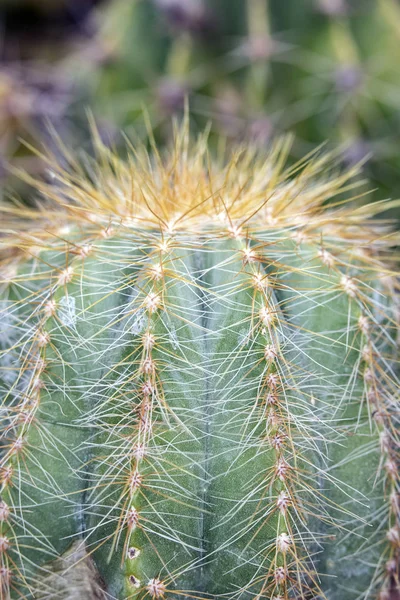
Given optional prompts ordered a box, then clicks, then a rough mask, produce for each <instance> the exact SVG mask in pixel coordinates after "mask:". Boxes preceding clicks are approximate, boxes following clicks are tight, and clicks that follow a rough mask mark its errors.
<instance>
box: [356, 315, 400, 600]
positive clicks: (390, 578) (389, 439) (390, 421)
mask: <svg viewBox="0 0 400 600" xmlns="http://www.w3.org/2000/svg"><path fill="white" fill-rule="evenodd" d="M358 324H359V328H360V331H361V335H362V339H363V346H362V350H361V353H362V363H363V378H364V385H365V398H366V402H367V403H368V406H369V411H370V414H371V416H372V419H373V421H374V422H375V426H376V428H377V430H378V432H379V442H380V452H381V457H382V458H381V461H380V465H379V468H380V469H383V472H384V474H385V476H384V483H385V495H386V497H387V500H388V516H387V524H388V527H387V531H386V538H387V540H388V542H389V547H388V548H387V552H385V553H384V555H383V558H384V560H385V564H384V566H383V573H382V576H381V580H382V584H381V592H380V595H379V600H389V599H390V595H391V590H392V586H393V582H395V581H396V580H397V578H398V576H399V573H398V571H399V560H400V506H399V498H400V495H399V494H400V489H399V451H398V447H399V439H398V432H397V431H396V420H397V415H396V414H395V413H394V412H393V406H392V404H393V403H395V402H396V398H395V397H394V398H392V397H391V392H392V390H391V387H392V386H391V385H390V383H389V385H388V382H387V381H385V378H387V377H388V374H386V375H385V374H382V373H380V370H381V369H382V364H381V361H380V360H379V358H380V356H379V352H377V350H376V345H375V344H374V337H375V338H376V337H377V332H376V331H374V326H373V324H371V321H370V319H369V318H368V317H367V316H366V315H365V314H362V315H361V316H360V318H359V321H358ZM374 334H375V335H374ZM394 393H395V391H394ZM388 394H389V399H388V398H387V396H388ZM395 411H396V407H395ZM393 417H394V418H393ZM385 557H386V558H385Z"/></svg>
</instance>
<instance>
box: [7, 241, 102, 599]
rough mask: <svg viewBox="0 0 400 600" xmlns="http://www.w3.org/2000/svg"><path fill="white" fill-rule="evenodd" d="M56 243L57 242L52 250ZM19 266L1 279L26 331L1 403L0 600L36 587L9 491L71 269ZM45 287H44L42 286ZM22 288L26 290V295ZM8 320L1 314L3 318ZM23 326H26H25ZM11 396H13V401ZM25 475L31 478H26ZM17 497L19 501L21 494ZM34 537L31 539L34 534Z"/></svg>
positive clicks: (76, 249) (85, 248)
mask: <svg viewBox="0 0 400 600" xmlns="http://www.w3.org/2000/svg"><path fill="white" fill-rule="evenodd" d="M58 243H59V242H58V240H57V241H56V242H55V244H54V247H56V246H57V245H58ZM50 247H51V246H50ZM90 249H91V244H82V245H79V246H77V245H73V249H72V252H71V254H72V255H77V256H78V258H80V259H85V258H86V257H87V256H88V255H89V252H90ZM39 254H40V249H36V248H31V249H29V251H28V252H27V253H26V256H25V259H26V260H29V259H31V257H32V256H33V257H34V260H35V261H36V260H37V261H38V264H40V258H39ZM44 264H45V265H46V263H44ZM20 266H22V267H23V261H17V263H16V267H15V269H13V271H12V273H13V275H12V276H9V277H7V279H6V278H4V277H2V279H3V281H2V283H3V284H5V285H6V286H7V287H8V288H11V287H12V286H14V287H15V288H16V289H18V288H19V287H21V290H22V292H21V298H20V299H19V300H15V301H14V302H13V303H12V305H11V310H13V311H15V312H16V313H17V314H16V316H15V324H14V326H15V327H18V328H19V329H21V328H22V326H23V325H24V324H25V328H26V331H27V332H28V333H26V331H22V337H20V338H18V336H16V335H15V332H14V333H13V335H12V337H13V338H14V337H15V338H16V339H15V345H14V346H13V347H12V348H14V347H15V350H16V352H17V353H18V358H19V371H18V373H17V374H16V381H15V382H14V384H13V386H11V388H10V390H9V392H8V393H7V395H6V398H5V399H4V400H3V402H4V401H5V402H6V411H7V419H6V425H5V426H4V427H3V428H2V429H1V435H0V439H1V441H2V450H3V452H2V454H1V457H0V484H1V488H0V497H1V498H2V499H1V501H0V561H1V563H0V598H2V599H3V598H4V600H8V598H9V597H10V596H11V590H12V589H14V590H16V593H18V594H20V593H21V589H26V590H33V589H34V588H35V581H34V579H31V575H30V574H29V573H27V572H26V569H25V565H24V564H23V563H24V558H23V546H24V544H23V543H21V542H20V541H19V540H18V536H17V535H16V531H15V525H16V524H17V523H18V521H21V520H22V524H23V527H24V528H25V529H26V528H28V529H29V523H28V518H29V517H28V515H27V514H25V511H24V507H23V506H17V505H15V496H14V499H13V497H12V494H11V493H10V492H11V489H12V488H13V487H18V485H19V484H20V483H21V481H22V477H23V475H22V472H21V466H25V465H26V461H25V456H26V454H27V453H28V452H29V444H28V433H29V430H30V428H31V427H37V426H39V425H38V424H37V423H36V420H35V415H36V413H37V411H38V408H39V405H40V399H41V392H42V390H43V389H44V388H45V387H46V367H47V364H48V363H47V360H46V348H47V347H48V346H49V345H51V339H50V335H49V333H48V332H47V331H46V323H47V321H48V320H49V319H50V318H52V317H55V316H56V312H57V304H56V302H55V300H54V299H53V296H54V294H55V292H56V290H57V288H59V287H65V286H66V285H68V283H70V282H71V281H72V278H73V276H74V267H73V265H72V264H67V266H65V267H61V268H58V267H57V268H54V269H49V270H46V268H47V265H46V268H45V273H44V274H39V275H36V274H35V272H34V271H35V267H33V269H32V271H31V273H30V274H29V273H28V274H24V273H23V272H22V273H18V268H19V267H20ZM36 266H37V265H36ZM43 282H44V284H45V285H44V287H41V284H42V283H43ZM24 288H28V289H29V292H27V291H26V289H24ZM24 295H27V298H24ZM27 307H28V310H29V311H30V314H29V315H26V314H24V315H23V316H19V314H18V313H19V312H20V311H21V309H22V308H23V309H24V311H26V308H27ZM6 316H7V315H6V314H5V315H4V318H6ZM27 323H29V326H28V327H27V326H26V324H27ZM12 348H11V349H12ZM9 350H10V349H8V351H9ZM13 395H15V399H14V400H13V398H12V397H13ZM3 408H4V407H3ZM27 476H28V477H29V473H27ZM18 496H19V498H21V499H22V496H21V495H18ZM7 500H9V501H8V503H7ZM28 512H29V511H28ZM14 517H16V520H15V519H14ZM20 524H21V523H20ZM32 536H33V539H35V534H32ZM54 558H56V556H54Z"/></svg>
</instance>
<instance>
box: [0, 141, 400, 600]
mask: <svg viewBox="0 0 400 600" xmlns="http://www.w3.org/2000/svg"><path fill="white" fill-rule="evenodd" d="M186 137H187V136H186V133H185V131H183V132H182V133H177V134H176V147H175V150H174V152H172V153H171V154H170V155H169V156H167V157H166V158H165V159H164V158H163V159H161V158H160V157H159V156H157V155H154V156H153V158H152V161H149V160H148V157H147V156H146V154H145V152H144V151H143V150H142V149H139V150H138V151H137V152H136V154H135V157H132V158H131V159H130V161H129V163H123V162H120V160H119V159H117V158H116V157H115V156H113V155H111V154H110V153H109V152H108V150H106V149H105V148H103V147H102V146H101V144H99V143H98V147H97V151H98V163H97V166H95V165H94V166H93V167H91V169H90V176H89V177H88V178H83V177H82V173H81V169H80V166H79V165H74V164H71V172H68V171H64V170H63V169H62V168H61V167H58V166H57V165H52V169H53V171H54V178H55V181H56V182H57V185H56V186H54V187H53V186H51V185H47V184H43V183H39V184H38V186H39V189H40V191H41V193H42V195H44V196H45V197H47V199H48V200H49V205H48V208H46V211H41V212H38V213H37V214H35V213H33V214H32V212H30V214H29V215H28V216H29V219H27V220H26V221H21V219H20V218H19V219H18V220H15V219H14V217H13V216H11V217H9V222H8V221H7V224H6V230H7V234H6V235H5V236H4V239H3V245H4V252H3V255H4V258H3V269H2V273H3V277H2V281H3V283H2V286H3V303H2V313H3V316H2V319H1V321H2V328H3V337H4V340H5V342H4V344H3V345H2V353H1V355H0V356H1V366H2V376H1V390H2V394H3V397H4V399H3V404H2V411H3V417H4V418H3V431H2V433H3V442H2V458H1V461H2V462H1V469H2V471H1V474H2V500H1V502H2V503H1V505H0V527H1V529H0V558H1V586H2V587H1V590H2V596H1V598H2V600H3V599H8V598H21V597H22V598H43V599H44V598H53V597H54V598H74V599H77V600H78V599H80V598H82V599H83V598H117V599H125V598H138V599H139V598H156V599H157V598H171V599H172V598H175V599H178V598H217V597H221V598H222V597H225V598H238V599H241V600H247V599H249V600H250V599H252V598H257V599H261V598H268V599H271V598H274V599H289V598H306V599H308V598H309V599H311V598H327V599H328V600H339V598H340V599H343V600H358V599H361V598H364V599H365V600H367V599H372V598H376V597H377V596H378V595H379V594H380V597H381V598H385V597H386V596H385V595H387V594H389V591H390V589H391V586H393V582H394V581H395V573H396V569H397V568H398V552H399V544H400V542H399V508H398V491H399V490H398V487H399V481H398V456H397V449H396V444H397V440H398V422H397V418H398V414H397V412H398V410H397V409H398V387H397V386H398V380H397V376H396V372H395V365H396V355H395V341H396V302H395V299H394V295H393V294H394V291H393V290H394V286H395V277H394V271H393V269H392V268H391V267H390V266H389V262H388V260H389V259H388V250H389V248H390V246H391V245H392V244H395V243H396V235H395V234H392V233H390V231H389V230H388V228H387V227H386V225H379V224H377V223H376V222H373V221H370V222H368V220H367V217H372V216H373V215H374V213H375V211H376V210H377V208H376V207H375V208H374V207H373V206H372V207H371V206H367V207H365V208H364V209H363V210H360V209H359V208H358V209H352V208H351V205H346V204H343V203H342V202H340V203H339V204H338V206H337V207H334V206H332V207H331V208H326V207H325V206H324V205H325V203H326V201H327V200H328V199H332V198H334V197H336V196H339V195H341V194H342V193H343V192H344V191H346V189H348V188H349V186H350V184H349V181H348V180H349V177H350V176H352V173H348V174H345V175H339V176H338V175H331V174H330V171H329V170H328V164H329V163H328V162H327V159H323V158H315V159H313V160H311V161H306V162H305V163H303V164H299V165H297V166H296V167H291V168H290V169H287V170H286V171H285V170H284V168H283V165H284V159H285V155H286V153H287V143H286V142H284V143H283V144H282V143H278V144H276V145H275V146H274V147H273V148H272V149H271V151H270V153H269V155H268V156H258V155H257V154H255V153H254V152H253V151H250V150H249V151H246V152H238V153H237V154H234V156H233V157H232V158H231V159H230V160H228V161H226V162H224V163H221V164H220V163H218V162H217V163H216V164H212V163H210V161H209V157H208V156H207V153H206V150H205V142H204V139H200V140H199V142H198V144H197V145H196V146H195V147H194V148H192V147H191V146H189V145H188V143H187V139H186ZM70 162H72V161H70ZM66 199H67V200H68V202H65V200H66ZM15 210H16V213H15V216H16V217H18V210H19V209H18V208H16V209H15ZM61 222H66V223H67V224H68V226H69V230H66V229H65V228H64V227H63V228H62V230H61V229H60V225H59V224H60V223H61ZM25 223H27V231H29V233H27V232H26V231H25ZM10 231H12V232H13V233H12V234H10V233H9V232H10ZM33 246H34V248H33ZM27 256H28V257H29V258H27ZM396 411H397V412H396Z"/></svg>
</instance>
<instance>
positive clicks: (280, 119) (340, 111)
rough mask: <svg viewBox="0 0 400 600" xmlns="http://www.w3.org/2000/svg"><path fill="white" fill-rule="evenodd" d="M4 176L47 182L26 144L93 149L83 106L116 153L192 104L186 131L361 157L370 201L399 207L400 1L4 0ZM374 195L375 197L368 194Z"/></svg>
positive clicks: (165, 126)
mask: <svg viewBox="0 0 400 600" xmlns="http://www.w3.org/2000/svg"><path fill="white" fill-rule="evenodd" d="M0 40H1V43H0V177H1V179H2V185H1V189H2V192H1V193H2V195H3V198H4V199H7V198H8V197H9V196H10V195H12V194H13V193H14V192H13V191H12V190H17V191H18V192H19V193H20V194H22V197H23V198H24V199H25V200H26V201H28V202H29V197H30V196H29V192H28V191H27V190H26V189H24V188H23V187H22V184H21V183H19V182H17V181H16V180H15V179H14V178H13V177H12V176H11V175H10V172H9V168H8V167H9V165H10V164H12V165H14V166H18V167H23V168H24V169H26V170H28V171H29V172H31V173H32V174H35V175H42V174H43V168H44V166H43V164H42V162H41V160H40V159H39V158H37V157H36V156H35V154H34V153H33V152H32V151H31V150H30V149H29V145H30V144H31V145H33V146H35V147H40V146H42V145H43V144H45V145H46V146H50V147H52V145H54V146H55V144H54V136H53V135H52V134H51V133H50V132H49V123H51V126H52V127H53V128H54V130H55V131H56V132H57V133H58V134H59V135H60V136H61V137H62V139H63V140H64V141H65V143H66V144H68V145H70V146H71V145H72V147H74V148H83V149H87V150H89V135H88V119H87V110H88V109H89V110H90V111H91V112H92V113H93V114H94V116H95V119H96V122H97V124H98V127H99V130H100V133H101V136H102V138H103V140H104V141H105V142H106V143H107V144H110V145H112V146H114V147H115V148H116V149H117V150H118V149H120V148H121V149H122V147H123V146H124V143H125V142H124V139H123V135H122V133H121V132H122V131H123V132H125V133H126V134H127V135H128V137H129V135H130V134H131V133H132V132H135V135H136V136H138V135H139V136H140V137H142V139H144V140H145V139H146V135H147V133H146V127H145V121H144V118H143V110H144V109H146V111H147V112H148V114H149V117H150V121H151V123H152V126H153V128H154V131H155V135H156V138H157V140H158V142H159V143H160V144H161V145H163V144H166V143H167V142H168V140H169V139H170V136H171V116H172V115H174V114H177V115H179V114H180V113H182V111H183V108H184V103H185V98H186V97H188V99H189V105H190V112H191V116H192V120H191V127H192V128H193V129H194V130H199V129H201V128H203V127H204V126H205V125H207V124H209V125H210V126H211V145H212V144H213V143H216V142H217V140H218V137H219V135H220V134H222V135H223V136H224V137H225V138H226V139H227V141H228V143H236V142H237V141H241V142H243V141H244V142H246V141H249V142H250V141H251V142H252V143H256V144H259V145H260V146H268V144H269V143H270V140H271V138H273V137H275V136H277V135H279V134H281V133H282V132H287V131H291V132H293V133H294V135H295V142H294V145H293V150H292V153H293V158H294V159H295V158H298V157H300V156H303V155H304V154H306V153H307V152H309V151H310V150H312V149H314V148H315V147H316V146H317V145H319V144H321V143H323V142H326V146H327V147H328V148H338V147H339V148H340V152H341V159H342V161H343V164H353V163H357V162H358V161H360V160H365V165H364V168H363V172H364V175H365V176H366V177H367V179H368V184H369V187H370V188H373V191H372V197H373V198H376V199H382V198H387V197H391V198H398V197H400V143H399V142H400V110H399V109H400V0H0ZM369 197H371V196H369Z"/></svg>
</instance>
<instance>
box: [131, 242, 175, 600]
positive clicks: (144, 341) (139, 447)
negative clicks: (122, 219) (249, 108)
mask: <svg viewBox="0 0 400 600" xmlns="http://www.w3.org/2000/svg"><path fill="white" fill-rule="evenodd" d="M161 257H162V250H160V261H159V262H155V263H154V264H151V265H150V266H149V267H148V269H147V270H146V274H145V277H146V279H147V281H142V290H143V291H144V289H145V288H149V289H147V290H146V292H145V295H144V298H143V299H142V304H141V306H139V308H138V310H143V309H144V310H145V311H146V317H147V318H146V319H145V320H146V322H147V328H146V331H145V332H144V334H143V336H142V338H141V344H140V345H141V353H142V356H141V358H140V365H139V372H138V374H137V381H138V396H139V397H138V402H137V403H136V406H135V410H136V413H137V417H136V421H137V423H136V426H135V427H134V431H133V439H132V440H131V441H132V457H131V472H130V474H129V477H128V497H129V508H128V511H127V515H126V524H127V537H126V542H125V545H124V555H126V557H127V560H128V567H127V575H126V576H127V577H128V579H129V585H130V586H131V588H132V589H133V590H135V589H136V590H140V589H143V587H144V589H145V590H146V591H147V592H148V594H149V595H150V596H151V597H152V598H163V597H164V594H165V592H166V585H165V583H164V582H163V581H162V580H161V579H159V578H158V577H155V578H154V577H153V578H151V579H149V580H148V581H147V582H144V586H143V582H142V581H140V579H139V578H138V577H137V575H135V574H134V573H133V572H129V571H133V570H134V568H131V565H132V566H133V567H134V561H135V560H136V559H137V558H138V557H139V555H140V553H141V550H140V549H139V548H136V547H135V546H133V545H131V538H132V533H133V532H134V530H135V529H136V528H137V527H140V513H139V511H138V510H137V508H136V507H135V498H136V497H137V495H138V494H139V493H140V488H141V487H142V485H143V476H142V473H141V464H142V462H143V460H145V456H146V453H147V452H148V446H149V443H150V439H151V436H152V433H153V427H154V423H153V420H154V415H153V413H154V410H155V406H154V404H155V403H157V401H160V397H161V394H162V392H161V389H160V386H161V382H160V378H159V377H158V376H157V364H156V361H155V360H154V357H153V348H154V346H155V344H156V335H155V334H154V332H153V328H152V316H153V315H154V314H155V313H157V312H158V310H159V309H161V308H162V295H163V285H164V268H163V263H162V258H161ZM149 283H150V284H151V283H152V285H150V286H149ZM138 301H139V302H140V298H138Z"/></svg>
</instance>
